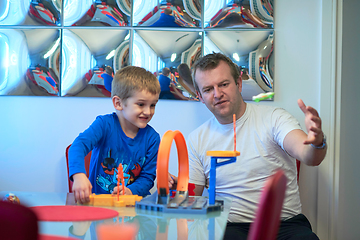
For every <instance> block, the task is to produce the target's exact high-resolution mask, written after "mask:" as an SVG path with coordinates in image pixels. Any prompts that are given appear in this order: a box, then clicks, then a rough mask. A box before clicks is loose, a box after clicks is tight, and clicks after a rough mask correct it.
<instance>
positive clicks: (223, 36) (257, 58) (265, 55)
mask: <svg viewBox="0 0 360 240" xmlns="http://www.w3.org/2000/svg"><path fill="white" fill-rule="evenodd" d="M273 38H274V34H273V31H272V30H269V31H207V32H206V34H205V39H204V54H205V55H206V54H209V53H211V52H222V53H223V54H225V55H227V56H228V57H230V58H231V59H232V60H233V62H234V63H236V64H237V66H238V67H239V70H240V71H241V74H242V75H241V76H242V79H243V91H242V96H243V98H244V100H252V96H255V95H258V94H259V93H264V92H269V91H274V81H273V76H274V60H273V56H274V55H273V50H274V48H273V46H274V44H273Z"/></svg>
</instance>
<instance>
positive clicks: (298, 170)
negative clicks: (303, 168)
mask: <svg viewBox="0 0 360 240" xmlns="http://www.w3.org/2000/svg"><path fill="white" fill-rule="evenodd" d="M300 164H301V162H300V161H299V160H297V159H296V169H297V182H298V184H299V178H300Z"/></svg>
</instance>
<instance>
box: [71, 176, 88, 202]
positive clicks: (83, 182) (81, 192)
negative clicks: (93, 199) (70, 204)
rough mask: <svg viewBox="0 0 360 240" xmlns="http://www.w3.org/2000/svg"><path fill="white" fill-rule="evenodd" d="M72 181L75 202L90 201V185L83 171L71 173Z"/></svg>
mask: <svg viewBox="0 0 360 240" xmlns="http://www.w3.org/2000/svg"><path fill="white" fill-rule="evenodd" d="M73 179H74V183H73V186H72V191H73V193H74V197H75V202H76V203H81V204H83V203H87V202H90V198H89V196H90V194H91V189H92V185H91V183H90V181H89V179H88V178H87V177H86V175H85V174H84V173H76V174H74V175H73Z"/></svg>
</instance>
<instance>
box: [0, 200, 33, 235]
mask: <svg viewBox="0 0 360 240" xmlns="http://www.w3.org/2000/svg"><path fill="white" fill-rule="evenodd" d="M37 238H38V218H37V216H36V214H35V212H33V211H32V210H31V209H30V208H28V207H25V206H23V205H20V204H15V203H9V202H4V201H0V239H2V240H13V239H17V240H34V239H37Z"/></svg>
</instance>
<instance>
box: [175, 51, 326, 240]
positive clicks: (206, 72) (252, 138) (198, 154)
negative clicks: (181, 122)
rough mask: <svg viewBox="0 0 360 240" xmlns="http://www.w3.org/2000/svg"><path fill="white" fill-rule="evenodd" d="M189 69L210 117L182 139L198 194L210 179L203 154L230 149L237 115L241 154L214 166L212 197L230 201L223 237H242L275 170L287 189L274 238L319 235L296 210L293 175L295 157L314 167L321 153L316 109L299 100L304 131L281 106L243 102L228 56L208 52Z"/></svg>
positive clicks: (297, 201) (298, 207)
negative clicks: (285, 179) (186, 147)
mask: <svg viewBox="0 0 360 240" xmlns="http://www.w3.org/2000/svg"><path fill="white" fill-rule="evenodd" d="M193 69H194V72H193V76H194V78H193V79H194V84H195V89H196V93H197V95H198V97H199V99H200V101H201V102H202V103H204V104H205V105H206V107H207V108H208V109H209V110H210V111H211V112H212V113H213V115H214V117H213V118H211V119H210V120H208V121H207V122H205V123H204V124H203V125H201V126H200V127H199V128H198V129H196V130H195V131H193V132H192V133H191V134H190V136H189V139H188V143H187V146H188V151H189V164H190V173H189V175H190V182H192V183H194V184H195V190H194V191H195V194H196V195H198V196H200V195H202V192H203V190H204V187H208V183H209V177H210V176H209V172H210V157H208V156H206V152H207V151H209V150H233V149H234V145H233V143H234V139H233V136H234V135H233V125H232V121H233V114H236V134H237V135H236V136H237V139H236V142H237V150H238V151H240V156H239V157H237V161H236V162H235V163H232V164H227V165H224V166H221V167H219V168H218V169H217V175H216V196H217V197H230V198H231V200H232V203H231V209H230V213H229V218H228V224H227V228H226V232H225V237H224V239H246V237H247V234H248V230H249V227H250V223H251V222H252V221H254V218H255V212H256V209H257V205H258V203H259V200H260V195H261V191H262V188H263V186H264V183H265V182H266V180H267V179H268V178H269V177H270V176H271V175H273V174H274V173H275V172H276V171H277V170H278V169H279V168H281V169H282V170H283V171H284V172H285V175H286V177H287V188H286V194H285V200H284V205H283V209H282V213H281V220H282V221H281V226H280V229H279V233H278V239H294V238H296V239H297V238H299V239H318V237H317V236H316V235H315V234H314V233H313V232H312V230H311V226H310V223H309V221H308V220H307V218H306V217H305V216H304V215H303V214H301V203H300V197H299V191H298V185H297V179H296V159H299V160H300V161H301V162H303V163H305V164H306V165H310V166H316V165H319V164H320V163H321V162H322V160H323V159H324V157H325V154H326V149H327V147H326V142H325V136H324V133H323V132H322V130H321V119H320V117H319V114H318V112H317V111H316V110H315V109H314V108H312V107H309V106H305V104H304V103H303V101H302V100H300V99H299V100H298V105H299V107H300V109H301V110H302V111H303V112H304V114H305V125H306V130H307V132H308V134H306V133H305V132H304V131H302V130H301V128H300V125H299V123H298V121H297V120H296V119H295V118H294V117H293V116H291V115H290V114H289V113H288V112H286V111H285V110H283V109H281V108H275V107H270V106H261V105H254V104H249V103H245V102H244V100H243V98H242V96H241V91H242V79H241V77H240V75H239V72H238V68H237V67H236V65H235V64H234V63H233V62H232V61H231V60H230V59H229V58H228V57H226V56H224V55H222V54H220V53H213V54H209V55H207V56H204V57H203V58H201V59H199V60H198V61H197V62H196V63H195V65H194V67H193ZM170 183H171V182H170Z"/></svg>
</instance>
